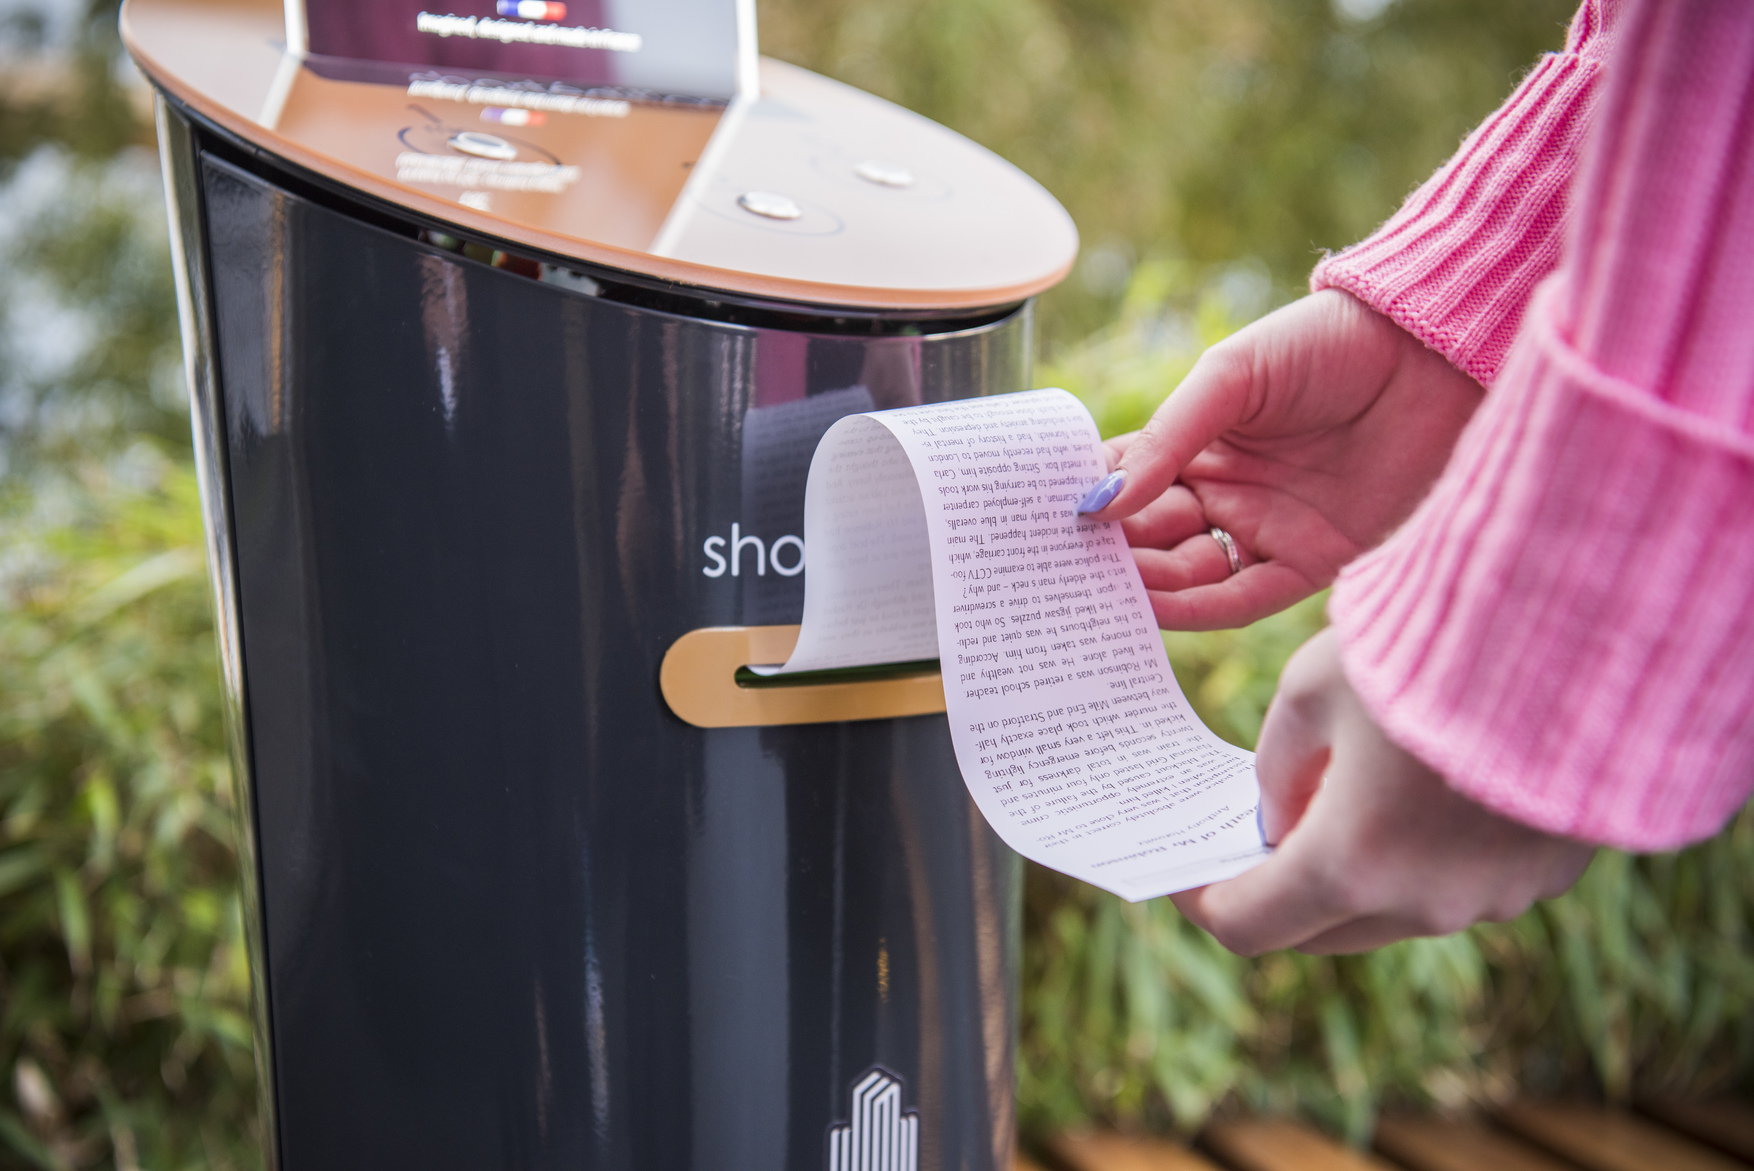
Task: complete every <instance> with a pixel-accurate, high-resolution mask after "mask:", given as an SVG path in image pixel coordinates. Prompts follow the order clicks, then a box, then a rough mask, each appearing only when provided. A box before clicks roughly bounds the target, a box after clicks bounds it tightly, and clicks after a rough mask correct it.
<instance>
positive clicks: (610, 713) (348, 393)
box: [161, 103, 1029, 1171]
mask: <svg viewBox="0 0 1754 1171" xmlns="http://www.w3.org/2000/svg"><path fill="white" fill-rule="evenodd" d="M161 133H163V134H164V135H165V136H166V142H165V148H166V159H167V161H168V163H169V164H170V166H171V168H172V174H171V176H170V180H171V190H172V194H173V203H174V206H173V220H174V226H175V227H176V228H177V236H178V246H179V249H180V253H181V256H180V263H181V268H182V275H183V278H184V283H185V285H186V289H185V334H186V340H187V342H188V344H189V345H190V346H191V347H192V349H193V358H192V363H191V365H192V370H193V371H194V374H195V382H196V405H197V421H196V426H197V437H198V440H199V445H200V448H201V458H202V461H203V472H204V475H205V477H206V479H207V482H208V485H209V487H210V489H211V491H210V493H209V498H208V500H207V507H208V510H209V522H210V524H211V525H212V526H213V532H212V533H211V535H210V539H211V540H212V541H213V542H214V548H215V557H216V559H217V564H218V565H219V566H220V568H221V570H222V573H223V575H224V576H223V578H222V580H221V581H220V592H221V595H222V596H221V605H222V615H221V617H222V627H224V628H225V629H226V633H225V636H224V637H225V638H226V639H227V640H228V646H227V647H226V648H225V649H226V657H227V661H228V663H230V664H232V666H233V669H234V670H235V671H236V672H238V674H237V677H236V678H234V679H233V680H232V683H233V686H234V691H235V694H236V696H237V697H238V699H239V701H240V703H241V707H240V709H239V713H238V721H237V725H236V726H237V738H238V743H237V748H238V752H239V759H240V762H241V765H242V767H243V769H244V771H245V779H246V782H247V783H246V795H247V797H248V802H247V804H246V820H247V825H246V830H247V831H248V833H247V834H246V838H250V837H253V841H254V848H255V850H256V857H255V859H254V869H255V879H256V890H255V892H254V898H253V909H252V926H253V927H254V928H255V929H256V933H257V945H258V948H259V951H258V954H257V956H256V960H257V969H256V971H257V977H258V984H257V988H258V996H259V999H260V1001H261V1003H260V1005H259V1014H260V1016H261V1018H262V1025H263V1029H264V1036H263V1038H262V1051H261V1058H262V1067H263V1074H264V1078H265V1082H266V1085H267V1098H266V1101H267V1104H268V1106H269V1108H270V1111H271V1117H270V1118H269V1120H268V1121H269V1131H270V1133H271V1135H272V1141H273V1146H272V1150H271V1152H270V1158H271V1159H273V1160H275V1161H277V1163H278V1165H279V1166H280V1167H281V1168H284V1169H286V1171H345V1169H349V1168H361V1169H365V1168H370V1169H372V1171H383V1169H387V1168H419V1169H421V1171H452V1169H455V1171H465V1169H467V1171H487V1169H506V1171H514V1169H515V1171H526V1169H529V1171H535V1169H539V1168H540V1169H560V1168H567V1169H580V1171H583V1169H602V1171H611V1169H613V1171H634V1169H639V1171H671V1169H675V1171H685V1169H694V1171H782V1169H785V1171H821V1169H823V1168H826V1167H828V1166H829V1165H830V1162H831V1159H835V1158H837V1156H836V1155H835V1154H834V1152H833V1151H832V1150H831V1146H832V1144H833V1141H834V1140H833V1133H834V1131H835V1129H836V1128H837V1127H846V1126H848V1125H849V1120H850V1119H851V1117H852V1113H853V1111H854V1110H855V1103H854V1100H853V1098H854V1093H855V1087H856V1086H858V1085H859V1084H861V1082H862V1080H863V1082H864V1083H865V1084H866V1085H867V1088H869V1086H870V1085H873V1084H878V1083H873V1082H871V1080H870V1075H871V1074H872V1073H873V1072H875V1073H877V1074H879V1075H881V1076H880V1078H879V1082H880V1083H881V1084H882V1085H885V1086H891V1085H894V1084H899V1086H900V1090H899V1110H900V1111H901V1112H902V1113H903V1115H904V1116H905V1115H909V1114H911V1115H915V1116H917V1124H916V1125H917V1139H918V1142H917V1160H916V1162H915V1163H913V1164H908V1171H912V1167H913V1166H915V1165H917V1167H918V1168H921V1169H930V1171H938V1169H944V1171H949V1169H952V1168H954V1169H966V1171H998V1169H999V1168H1000V1167H1002V1166H1006V1165H1008V1163H1009V1159H1010V1151H1011V1143H1012V1128H1013V1118H1012V1113H1011V1111H1012V1080H1013V1061H1014V1054H1013V1040H1012V1034H1013V984H1014V980H1015V963H1016V951H1015V949H1016V925H1015V917H1016V908H1017V885H1016V884H1017V881H1018V869H1017V864H1016V860H1015V857H1014V856H1013V855H1011V854H1010V853H1009V852H1008V851H1007V850H1006V849H1005V848H1004V847H1003V846H1002V845H1001V844H1000V843H999V841H998V839H997V838H996V837H994V835H993V834H992V833H991V832H990V831H989V829H988V828H987V826H986V825H985V823H984V822H983V821H982V819H981V817H980V815H979V814H978V813H977V812H976V810H975V808H974V806H973V804H972V803H971V802H970V800H969V798H968V796H967V794H966V792H965V790H964V787H963V785H962V783H961V780H960V777H959V774H958V771H957V768H956V763H955V759H954V756H953V754H952V749H951V743H950V737H949V733H948V730H947V727H946V725H945V722H944V718H943V716H942V715H928V716H918V717H912V718H905V719H891V720H859V721H849V722H844V723H823V724H807V725H797V726H787V727H740V728H701V727H694V726H690V725H689V724H686V723H684V722H683V721H681V720H680V719H678V718H677V717H676V716H675V715H673V714H672V713H671V711H670V710H669V709H668V708H667V706H666V704H665V702H664V699H663V698H662V697H661V695H660V692H659V685H658V678H657V677H658V668H659V664H660V660H661V659H662V657H663V656H664V654H665V651H666V649H667V648H668V647H670V646H671V644H672V643H674V642H675V640H676V639H677V638H678V637H679V636H681V635H683V634H684V633H685V632H688V631H690V630H692V629H696V628H699V627H711V626H724V625H739V624H776V623H778V624H783V623H791V622H796V621H797V620H798V617H799V614H800V612H801V602H802V582H803V577H802V576H801V575H800V574H798V573H796V572H795V570H796V562H797V561H798V559H799V557H800V556H801V546H797V545H791V544H787V543H784V542H780V541H779V539H780V538H781V537H783V536H788V535H796V534H801V533H802V527H801V520H802V488H803V474H804V469H805V467H806V466H807V462H808V457H809V451H810V448H811V447H812V446H813V443H814V437H815V436H816V435H819V434H820V432H821V430H822V429H823V428H825V427H826V426H827V424H828V422H829V421H831V420H832V418H834V417H836V416H837V415H839V414H844V413H848V412H850V411H853V410H864V409H872V408H874V407H875V408H882V407H889V406H898V405H903V404H907V403H915V402H922V401H937V400H942V399H945V398H950V397H957V396H966V395H973V394H982V393H993V392H1000V391H1009V390H1016V389H1020V388H1022V387H1024V386H1025V385H1026V383H1027V377H1028V353H1029V309H1028V306H1027V305H1012V306H1011V307H1009V308H1000V309H997V310H993V311H988V312H986V313H984V314H983V315H979V316H969V315H966V314H965V315H963V316H961V317H957V316H953V315H946V316H945V317H944V318H943V319H939V320H933V319H931V318H930V317H929V316H922V315H921V314H918V313H915V314H912V315H911V316H910V315H902V314H896V315H894V316H892V317H885V316H884V315H883V314H882V313H877V312H863V313H853V312H850V311H849V312H846V313H841V312H838V311H835V310H833V309H830V308H817V309H814V310H812V309H809V308H807V307H805V306H802V305H792V306H784V305H775V304H766V305H762V304H756V303H754V302H751V301H748V300H746V299H745V300H739V299H738V298H736V297H732V296H729V295H726V296H723V297H720V296H717V295H714V294H711V293H710V292H708V291H705V290H700V289H694V290H690V289H688V288H685V287H681V286H666V285H664V284H662V283H661V282H657V281H649V282H644V283H641V282H639V281H638V280H637V279H635V278H632V277H629V276H628V275H627V274H617V273H612V272H606V271H594V270H591V269H590V267H589V266H588V265H584V264H582V263H581V264H579V265H577V266H576V268H575V269H574V270H572V271H570V272H561V271H560V269H559V268H557V267H554V266H558V265H563V264H564V262H565V258H564V257H558V258H557V257H541V256H536V257H533V258H526V260H524V261H520V262H519V263H517V264H514V265H513V266H512V267H511V268H506V267H499V268H496V267H493V266H492V264H490V263H488V262H486V261H485V260H482V259H474V258H472V257H473V256H484V255H485V253H484V252H483V251H482V250H478V249H469V250H467V251H466V252H459V251H457V250H455V249H454V248H453V247H445V246H440V244H439V243H433V242H429V241H433V240H441V241H442V237H438V236H435V235H433V232H432V229H433V228H434V227H435V226H439V227H442V226H441V225H433V224H430V223H423V222H420V221H419V219H418V217H416V216H414V215H411V214H407V213H403V212H400V211H398V209H396V208H394V207H391V206H388V205H385V204H381V203H377V202H374V201H373V200H371V199H369V198H367V197H364V196H360V195H358V194H357V193H351V192H349V191H347V190H345V189H344V188H341V187H338V186H336V185H334V184H330V183H326V182H324V181H322V180H320V179H319V178H317V177H315V176H313V175H311V174H309V173H305V172H300V171H298V170H297V169H296V168H293V167H290V166H288V165H285V164H282V163H279V162H277V161H276V160H275V159H274V158H272V157H269V156H266V155H264V154H261V153H259V152H257V151H255V150H253V149H252V148H251V147H250V146H249V144H248V143H246V142H243V141H241V140H239V139H236V138H234V137H230V136H228V135H227V134H225V133H223V132H220V131H218V130H217V129H215V128H214V127H212V126H210V125H207V124H205V123H203V122H202V121H201V120H200V119H199V118H198V117H196V116H195V115H193V114H191V113H190V112H189V111H188V110H187V109H186V108H182V107H179V106H177V105H176V104H175V103H166V104H165V106H164V109H163V113H162V116H161ZM530 259H533V260H535V261H538V262H551V267H545V268H541V269H539V270H535V271H539V272H540V274H541V275H542V277H543V278H544V279H533V278H532V276H531V275H528V273H529V272H530V271H532V269H533V266H532V265H531V264H529V263H528V260H530ZM502 263H503V261H502ZM557 273H558V276H557V275H556V274H557ZM550 277H553V278H554V279H547V278H550ZM715 536H717V537H721V538H723V539H724V540H723V541H722V542H721V543H720V544H718V545H709V538H712V537H715ZM750 538H755V539H756V541H757V542H759V545H757V544H752V543H750ZM739 543H740V546H741V547H739ZM709 548H710V549H712V550H714V551H717V552H718V553H719V554H720V555H721V556H722V557H730V556H731V555H732V553H733V551H734V552H735V554H736V555H737V560H736V570H737V572H735V573H731V572H726V571H725V568H724V567H725V565H726V564H727V563H726V562H723V561H721V562H719V563H715V561H714V560H713V558H712V557H711V556H710V555H709V553H708V550H709ZM715 568H718V569H719V572H718V573H717V574H715V573H714V572H713V570H714V569H715ZM788 570H789V571H791V572H787V571H788ZM884 1079H887V1080H884ZM840 1158H842V1162H843V1163H844V1165H845V1166H847V1167H848V1171H851V1168H853V1167H858V1168H867V1167H870V1168H875V1167H878V1166H883V1167H884V1168H885V1171H888V1169H889V1168H890V1166H891V1165H893V1167H894V1168H895V1169H896V1171H901V1169H902V1167H903V1164H904V1162H905V1160H902V1159H901V1158H900V1157H899V1156H897V1157H896V1159H895V1160H894V1161H893V1163H892V1164H891V1163H881V1162H880V1161H877V1160H875V1159H874V1158H873V1157H862V1158H863V1161H858V1160H857V1159H855V1160H852V1161H847V1160H846V1159H845V1158H844V1157H840Z"/></svg>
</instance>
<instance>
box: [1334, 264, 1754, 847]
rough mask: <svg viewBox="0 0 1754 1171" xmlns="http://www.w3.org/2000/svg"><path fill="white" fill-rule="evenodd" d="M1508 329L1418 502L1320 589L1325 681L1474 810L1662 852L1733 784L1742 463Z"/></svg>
mask: <svg viewBox="0 0 1754 1171" xmlns="http://www.w3.org/2000/svg"><path fill="white" fill-rule="evenodd" d="M1557 294H1558V290H1557V289H1556V288H1554V287H1552V286H1550V287H1549V288H1548V289H1546V290H1544V291H1543V293H1542V294H1541V301H1542V303H1543V304H1544V303H1545V299H1546V298H1547V297H1548V296H1549V295H1553V296H1557ZM1529 325H1530V330H1529V333H1528V335H1527V336H1525V338H1524V340H1523V341H1522V342H1521V343H1520V344H1519V346H1518V348H1517V349H1516V350H1515V352H1514V353H1513V355H1512V357H1511V359H1510V363H1509V366H1508V367H1507V369H1506V372H1505V378H1504V380H1503V382H1502V383H1501V384H1500V387H1499V388H1498V389H1497V390H1496V391H1495V392H1494V393H1493V394H1492V395H1489V396H1488V397H1487V400H1486V403H1485V404H1484V405H1483V406H1482V407H1481V410H1480V412H1479V414H1478V415H1477V416H1476V417H1475V419H1474V421H1473V423H1471V424H1470V426H1469V429H1468V431H1467V432H1466V433H1465V435H1464V437H1463V441H1462V444H1461V446H1460V447H1459V448H1458V450H1457V453H1456V458H1455V459H1453V460H1452V461H1451V464H1450V467H1449V469H1448V470H1447V471H1446V472H1445V474H1444V476H1443V478H1442V480H1440V482H1439V484H1438V486H1437V487H1436V488H1435V489H1434V491H1433V493H1432V495H1431V496H1430V497H1429V498H1428V499H1427V500H1426V501H1425V503H1424V504H1423V505H1422V506H1421V507H1420V509H1419V511H1418V512H1417V513H1416V514H1415V515H1414V517H1413V518H1412V519H1411V520H1409V521H1408V523H1407V524H1406V525H1405V526H1404V527H1403V528H1402V529H1401V530H1400V531H1399V532H1398V533H1396V534H1395V535H1394V536H1393V537H1391V538H1390V539H1389V541H1388V542H1387V543H1386V544H1384V545H1383V546H1381V547H1380V548H1378V549H1376V550H1375V551H1373V552H1371V553H1369V554H1366V555H1365V556H1364V557H1362V558H1360V559H1359V560H1358V561H1356V562H1354V563H1353V565H1351V566H1350V567H1348V568H1347V570H1346V571H1345V572H1344V573H1343V574H1341V576H1340V579H1339V581H1338V582H1337V583H1336V585H1335V588H1334V593H1333V598H1332V602H1331V604H1330V612H1331V614H1332V617H1333V621H1334V624H1335V626H1336V627H1337V628H1338V630H1339V633H1340V636H1341V641H1342V646H1343V662H1344V664H1345V668H1346V673H1347V677H1348V679H1349V680H1350V681H1351V682H1352V684H1353V686H1354V687H1355V688H1356V689H1357V691H1358V692H1359V694H1360V696H1361V697H1362V699H1363V700H1364V702H1365V704H1366V706H1367V707H1368V708H1369V709H1370V710H1371V711H1372V713H1373V714H1374V715H1375V716H1376V717H1377V719H1378V720H1379V721H1380V722H1381V723H1382V725H1383V727H1384V729H1385V730H1386V731H1387V732H1388V734H1389V735H1390V737H1391V738H1393V739H1394V740H1395V741H1396V742H1397V743H1400V744H1401V745H1403V746H1404V747H1406V748H1407V749H1408V750H1410V751H1411V752H1413V753H1414V754H1415V755H1417V756H1419V757H1420V758H1421V759H1422V760H1424V761H1425V762H1426V763H1427V764H1429V765H1430V766H1431V767H1433V768H1434V769H1436V770H1437V771H1438V772H1440V773H1442V774H1443V775H1444V776H1445V777H1446V778H1448V780H1449V781H1450V783H1451V784H1452V785H1454V786H1455V787H1456V788H1457V789H1458V790H1459V791H1461V792H1462V793H1464V794H1465V795H1467V796H1469V797H1471V798H1472V799H1474V800H1476V801H1478V802H1480V803H1482V804H1484V805H1486V806H1488V807H1489V808H1492V809H1494V810H1497V811H1499V812H1500V813H1503V814H1505V815H1506V816H1509V817H1511V818H1514V819H1516V820H1518V821H1522V822H1524V823H1526V824H1529V825H1532V826H1535V827H1537V828H1540V829H1543V830H1546V831H1549V832H1552V833H1558V834H1564V835H1568V836H1571V837H1574V838H1579V839H1582V840H1585V841H1591V842H1598V843H1602V844H1607V845H1614V846H1619V847H1622V848H1627V849H1635V850H1665V849H1672V848H1675V847H1678V846H1681V845H1683V844H1685V843H1688V842H1691V841H1696V840H1699V839H1701V838H1704V837H1707V836H1709V835H1711V834H1712V833H1715V832H1716V831H1717V830H1718V829H1719V828H1720V827H1721V826H1722V825H1723V823H1724V822H1725V821H1726V820H1727V819H1728V818H1729V817H1730V815H1731V814H1733V813H1734V811H1735V810H1736V808H1737V807H1738V806H1739V805H1740V804H1741V803H1742V801H1743V800H1744V799H1745V798H1746V797H1747V794H1748V790H1749V788H1750V785H1751V784H1754V736H1751V735H1750V734H1749V729H1750V728H1754V670H1750V669H1749V664H1750V663H1754V591H1750V590H1749V588H1748V583H1749V582H1754V508H1749V507H1748V502H1749V501H1751V500H1754V442H1750V440H1749V438H1748V437H1747V436H1746V435H1745V434H1743V433H1742V432H1740V431H1737V430H1735V429H1733V428H1730V427H1726V426H1722V425H1719V424H1716V423H1712V422H1710V421H1707V420H1705V419H1703V418H1702V417H1701V416H1699V415H1696V414H1692V413H1689V412H1685V411H1681V410H1678V409H1676V408H1674V407H1672V406H1670V405H1668V404H1666V403H1663V402H1661V401H1658V400H1656V399H1654V398H1652V397H1651V396H1649V395H1647V394H1644V393H1642V392H1640V391H1639V390H1638V389H1637V388H1635V387H1632V386H1630V385H1628V384H1624V383H1621V382H1619V381H1617V380H1615V379H1613V378H1611V377H1609V376H1607V375H1605V374H1603V373H1601V372H1600V371H1599V370H1596V369H1594V368H1592V367H1591V366H1589V365H1588V364H1587V363H1586V362H1585V361H1583V360H1582V359H1581V358H1580V357H1579V356H1578V355H1577V354H1576V353H1575V352H1574V351H1573V350H1572V349H1570V348H1569V347H1568V346H1567V345H1566V344H1565V343H1564V342H1563V340H1562V339H1561V338H1560V337H1559V336H1558V335H1557V333H1556V331H1554V330H1553V329H1552V328H1551V327H1550V325H1549V324H1548V321H1547V320H1546V314H1545V313H1543V312H1541V311H1539V308H1537V310H1536V311H1534V312H1532V313H1531V314H1530V322H1529Z"/></svg>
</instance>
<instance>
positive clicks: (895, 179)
mask: <svg viewBox="0 0 1754 1171" xmlns="http://www.w3.org/2000/svg"><path fill="white" fill-rule="evenodd" d="M853 174H855V175H857V176H858V177H859V178H861V179H863V180H865V181H866V182H867V183H876V184H878V185H880V186H883V187H912V186H913V185H914V173H913V172H912V171H910V170H908V169H907V168H906V167H904V166H902V165H901V164H899V163H886V162H883V161H882V160H881V159H866V160H865V161H864V162H862V163H860V164H858V165H857V166H855V167H854V168H853Z"/></svg>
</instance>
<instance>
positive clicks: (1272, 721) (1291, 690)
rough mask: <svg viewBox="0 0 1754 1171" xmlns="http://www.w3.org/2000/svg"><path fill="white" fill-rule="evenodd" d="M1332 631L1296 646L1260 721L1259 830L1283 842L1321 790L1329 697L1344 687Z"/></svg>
mask: <svg viewBox="0 0 1754 1171" xmlns="http://www.w3.org/2000/svg"><path fill="white" fill-rule="evenodd" d="M1339 659H1340V655H1339V643H1338V640H1337V639H1336V637H1335V635H1334V632H1333V629H1332V628H1331V627H1330V628H1329V629H1327V630H1324V631H1322V632H1321V633H1320V634H1318V635H1316V636H1315V637H1314V638H1312V639H1310V640H1309V641H1308V642H1306V643H1304V644H1303V646H1301V647H1300V648H1298V651H1297V653H1296V654H1295V655H1293V656H1291V660H1290V661H1289V662H1287V663H1286V664H1285V669H1284V670H1283V671H1282V672H1280V675H1279V690H1278V692H1277V693H1276V694H1275V695H1274V696H1273V702H1272V704H1270V705H1269V706H1268V708H1267V717H1266V719H1265V720H1263V721H1262V722H1261V735H1260V739H1259V740H1258V742H1257V743H1256V746H1255V776H1256V777H1257V778H1258V779H1259V781H1260V783H1261V830H1262V832H1263V833H1265V835H1266V838H1267V841H1268V842H1269V843H1278V842H1282V841H1284V840H1285V838H1286V837H1287V836H1288V835H1289V834H1290V833H1291V831H1292V829H1293V827H1295V826H1296V825H1297V823H1298V822H1299V821H1301V820H1303V814H1304V811H1305V810H1307V809H1308V808H1309V803H1310V800H1311V799H1312V798H1313V797H1314V796H1315V795H1316V790H1318V789H1320V788H1321V786H1322V773H1323V772H1324V771H1325V770H1326V769H1327V767H1328V762H1329V760H1330V759H1331V758H1332V756H1333V752H1334V734H1335V715H1336V712H1335V710H1334V698H1335V693H1336V691H1337V690H1339V689H1342V688H1344V686H1345V684H1344V681H1343V680H1337V679H1336V676H1339V674H1340V661H1339Z"/></svg>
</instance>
